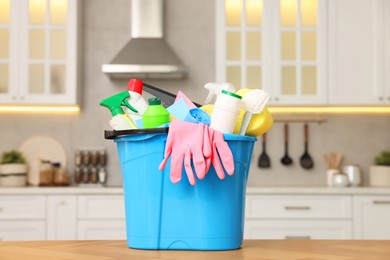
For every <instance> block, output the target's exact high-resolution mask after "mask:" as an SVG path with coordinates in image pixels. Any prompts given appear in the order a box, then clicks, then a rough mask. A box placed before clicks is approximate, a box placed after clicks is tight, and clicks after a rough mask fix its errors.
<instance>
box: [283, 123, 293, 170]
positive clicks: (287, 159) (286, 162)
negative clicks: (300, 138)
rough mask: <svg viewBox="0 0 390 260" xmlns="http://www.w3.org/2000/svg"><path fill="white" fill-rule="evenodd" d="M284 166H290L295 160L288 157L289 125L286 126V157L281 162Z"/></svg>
mask: <svg viewBox="0 0 390 260" xmlns="http://www.w3.org/2000/svg"><path fill="white" fill-rule="evenodd" d="M280 162H281V163H282V164H283V165H290V164H292V163H293V160H292V159H291V157H290V156H288V125H287V124H284V156H283V157H282V159H281V160H280Z"/></svg>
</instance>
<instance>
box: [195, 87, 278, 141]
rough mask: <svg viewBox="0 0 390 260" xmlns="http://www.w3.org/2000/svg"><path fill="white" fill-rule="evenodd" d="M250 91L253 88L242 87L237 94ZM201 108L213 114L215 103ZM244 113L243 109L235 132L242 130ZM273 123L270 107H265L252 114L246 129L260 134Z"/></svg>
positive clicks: (254, 134)
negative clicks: (258, 112)
mask: <svg viewBox="0 0 390 260" xmlns="http://www.w3.org/2000/svg"><path fill="white" fill-rule="evenodd" d="M249 91H251V89H240V90H239V91H237V92H236V94H238V95H240V96H242V97H244V96H245V95H246V94H247V93H248V92H249ZM201 109H202V110H203V111H205V112H206V113H207V114H209V115H211V114H212V113H213V109H214V105H212V104H208V105H204V106H202V107H201ZM244 113H245V111H244V110H243V109H241V111H240V114H239V116H238V119H237V123H236V126H235V128H234V131H233V133H234V134H238V133H239V132H240V128H241V124H242V118H243V116H244ZM272 124H273V118H272V116H271V114H270V112H269V111H268V109H267V108H266V107H265V108H264V109H263V111H262V112H261V113H260V114H254V115H253V116H252V119H251V121H250V123H249V125H248V128H247V130H246V135H249V136H260V135H262V134H264V133H265V132H267V131H268V130H269V129H270V128H271V126H272Z"/></svg>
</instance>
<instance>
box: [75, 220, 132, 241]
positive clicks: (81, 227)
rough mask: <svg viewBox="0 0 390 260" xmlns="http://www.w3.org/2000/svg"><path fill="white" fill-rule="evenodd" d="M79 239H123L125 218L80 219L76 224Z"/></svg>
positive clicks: (124, 237) (124, 235)
mask: <svg viewBox="0 0 390 260" xmlns="http://www.w3.org/2000/svg"><path fill="white" fill-rule="evenodd" d="M77 239H79V240H125V239H126V223H125V220H124V219H123V220H81V221H79V222H78V225H77Z"/></svg>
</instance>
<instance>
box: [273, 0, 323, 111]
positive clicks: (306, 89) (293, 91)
mask: <svg viewBox="0 0 390 260" xmlns="http://www.w3.org/2000/svg"><path fill="white" fill-rule="evenodd" d="M270 3H272V7H271V10H272V17H271V30H270V31H271V32H272V33H271V37H270V38H271V41H272V43H271V44H270V46H269V49H268V51H270V52H271V53H272V61H271V63H270V65H271V66H270V67H271V68H272V71H270V73H271V74H272V78H271V81H270V84H271V86H272V92H271V93H272V96H273V99H271V104H275V105H298V104H299V105H300V104H304V105H309V104H311V105H319V104H325V103H326V100H327V99H326V94H327V93H326V89H325V86H326V66H324V65H325V56H326V38H325V37H326V34H325V33H326V19H325V18H326V5H325V3H326V2H325V1H321V0H312V1H308V0H297V1H290V0H280V1H270Z"/></svg>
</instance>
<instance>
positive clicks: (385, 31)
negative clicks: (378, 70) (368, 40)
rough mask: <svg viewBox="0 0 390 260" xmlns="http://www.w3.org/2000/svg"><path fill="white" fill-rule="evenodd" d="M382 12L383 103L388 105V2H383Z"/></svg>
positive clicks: (389, 93) (389, 81) (389, 68)
mask: <svg viewBox="0 0 390 260" xmlns="http://www.w3.org/2000/svg"><path fill="white" fill-rule="evenodd" d="M383 4H384V6H383V11H382V17H383V18H384V22H383V24H382V26H383V30H384V31H383V35H384V36H383V37H384V41H383V43H384V46H386V48H384V56H383V57H384V59H385V61H384V70H383V71H385V73H384V80H385V83H384V85H385V96H384V102H385V104H387V105H389V104H390V73H386V72H388V71H389V70H390V47H389V46H390V15H389V14H390V1H383Z"/></svg>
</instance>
